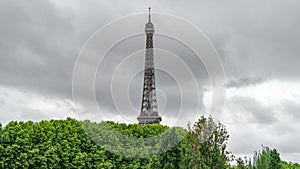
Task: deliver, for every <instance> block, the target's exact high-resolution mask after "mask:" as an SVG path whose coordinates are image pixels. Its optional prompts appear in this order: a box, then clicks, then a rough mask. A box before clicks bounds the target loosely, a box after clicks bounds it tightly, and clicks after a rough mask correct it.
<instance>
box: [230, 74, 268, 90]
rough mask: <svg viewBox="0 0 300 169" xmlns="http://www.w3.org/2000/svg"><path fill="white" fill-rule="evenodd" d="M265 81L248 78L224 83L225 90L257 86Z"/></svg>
mask: <svg viewBox="0 0 300 169" xmlns="http://www.w3.org/2000/svg"><path fill="white" fill-rule="evenodd" d="M265 81H266V79H262V78H250V77H243V78H241V79H238V80H230V81H228V82H227V83H226V87H227V88H233V87H235V88H241V87H247V86H254V85H257V84H261V83H263V82H265Z"/></svg>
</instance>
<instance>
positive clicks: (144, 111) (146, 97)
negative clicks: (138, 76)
mask: <svg viewBox="0 0 300 169" xmlns="http://www.w3.org/2000/svg"><path fill="white" fill-rule="evenodd" d="M150 10H151V8H150V7H149V19H148V23H146V26H145V33H146V52H145V69H144V88H143V98H142V105H141V114H140V115H139V116H138V118H137V119H138V121H139V124H140V125H145V124H159V123H160V122H161V117H160V116H159V115H158V109H157V99H156V88H155V67H154V55H153V34H154V26H153V24H152V23H151V14H150Z"/></svg>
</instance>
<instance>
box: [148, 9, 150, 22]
mask: <svg viewBox="0 0 300 169" xmlns="http://www.w3.org/2000/svg"><path fill="white" fill-rule="evenodd" d="M148 9H149V20H148V22H151V7H149V8H148Z"/></svg>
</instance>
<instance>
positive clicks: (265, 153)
mask: <svg viewBox="0 0 300 169" xmlns="http://www.w3.org/2000/svg"><path fill="white" fill-rule="evenodd" d="M236 162H237V166H236V169H266V168H267V169H300V165H299V164H297V163H287V162H285V161H282V160H281V159H280V154H279V153H278V151H277V150H276V149H270V148H269V147H265V146H262V150H261V151H256V152H254V155H253V157H252V158H247V157H244V159H242V158H237V159H236Z"/></svg>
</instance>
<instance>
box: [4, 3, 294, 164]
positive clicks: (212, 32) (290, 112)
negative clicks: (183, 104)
mask: <svg viewBox="0 0 300 169" xmlns="http://www.w3.org/2000/svg"><path fill="white" fill-rule="evenodd" d="M148 6H152V9H153V12H156V13H160V12H161V13H166V14H171V15H175V16H179V17H181V18H184V19H186V20H187V21H189V22H191V23H192V24H194V25H195V26H196V27H198V28H199V29H200V30H201V31H202V32H203V33H204V34H205V35H206V36H207V37H208V38H209V40H210V41H211V42H212V44H213V45H214V46H215V48H216V50H217V52H218V54H219V56H220V58H221V61H222V64H223V66H224V71H225V77H226V88H225V91H226V99H225V106H224V111H223V113H222V115H221V117H220V118H219V120H220V121H221V122H222V123H223V124H224V125H225V126H226V127H227V129H228V131H229V134H230V140H229V150H230V151H232V152H233V153H234V154H236V155H251V154H252V153H253V151H255V150H259V149H260V147H261V145H267V146H270V147H272V148H273V147H274V148H276V149H278V150H279V152H280V153H281V156H282V158H283V159H284V160H287V161H294V162H300V160H299V159H300V146H299V145H298V142H299V140H300V132H299V131H300V123H299V120H300V76H299V74H300V68H299V64H300V48H299V41H300V29H299V27H300V18H299V16H300V11H299V7H300V1H298V0H265V1H260V0H251V1H250V0H248V1H246V0H222V1H221V0H205V1H204V0H190V1H180V0H151V1H150V0H143V1H142V0H129V1H124V0H106V1H104V0H99V1H96V0H94V1H92V0H72V1H71V0H70V1H67V0H43V1H41V0H31V1H15V0H1V1H0V23H1V24H0V79H1V80H0V122H1V123H2V124H4V125H5V124H7V123H8V122H9V121H12V120H18V121H20V120H23V121H26V120H33V121H39V120H43V119H45V120H48V119H64V118H66V117H68V116H71V117H77V116H78V113H76V112H75V108H74V103H73V98H72V75H73V71H74V66H75V63H76V59H77V57H78V55H79V53H80V50H81V48H82V47H83V46H84V44H85V43H86V41H87V40H88V38H89V37H90V36H91V35H92V34H93V33H94V32H95V31H97V30H98V29H99V28H100V27H102V26H104V25H105V24H107V23H109V22H110V21H112V20H115V19H118V18H120V17H123V16H126V15H132V14H135V13H143V12H146V11H147V8H148ZM145 16H146V15H145ZM156 18H157V24H155V17H154V18H153V20H152V21H153V23H154V26H155V28H156V31H157V32H159V31H160V30H159V28H161V29H163V28H164V26H163V24H161V25H160V24H159V23H160V22H159V21H158V17H156ZM146 19H147V18H146V17H145V21H143V22H141V24H140V25H139V24H137V25H136V26H137V27H140V28H139V29H141V31H143V28H144V24H145V23H146ZM183 26H184V25H183ZM121 29H122V28H120V30H121ZM115 31H116V30H115ZM164 33H166V32H164ZM105 40H106V39H105ZM144 40H145V39H144V36H137V37H135V38H134V39H127V40H126V41H125V42H124V43H123V45H122V44H120V45H118V46H117V47H116V48H114V49H113V50H112V51H111V52H110V53H109V54H108V55H107V57H106V58H107V59H106V60H104V62H103V64H104V65H103V67H102V70H101V69H100V68H99V70H98V71H99V72H101V71H102V74H100V75H99V74H97V76H96V82H95V84H96V86H97V87H96V90H95V91H96V98H97V103H98V104H99V105H100V106H101V107H102V109H101V110H103V111H104V112H105V113H106V114H105V113H104V115H105V117H104V119H105V120H114V121H118V122H133V123H136V122H137V121H136V116H137V115H138V114H139V107H140V99H141V90H142V78H143V76H142V75H143V74H142V73H141V72H140V73H137V74H136V75H135V76H134V77H130V76H129V75H128V76H125V75H124V74H122V70H124V71H123V73H124V72H127V71H129V68H132V66H134V65H137V69H140V68H142V67H143V64H144V63H143V57H144V51H137V52H136V53H134V54H132V53H128V54H127V55H130V56H131V57H130V58H131V59H130V58H129V59H127V60H126V61H127V62H128V63H127V62H124V63H127V66H126V64H125V65H124V66H123V67H122V66H120V70H119V72H120V73H119V74H116V77H118V76H119V77H120V78H119V79H121V80H122V78H123V79H126V78H127V77H128V78H130V79H132V80H131V81H130V87H129V90H128V95H129V98H130V99H129V100H130V102H129V103H130V104H131V105H132V106H131V107H133V110H134V111H133V112H130V114H122V113H120V112H118V110H117V109H116V108H115V106H113V105H112V102H113V101H114V98H109V97H106V96H107V95H109V93H105V92H106V88H105V86H106V87H107V86H110V85H109V84H106V82H107V81H106V80H107V79H106V78H111V77H112V74H110V73H111V72H110V71H109V70H110V68H112V69H114V68H116V66H118V64H120V59H122V57H124V56H123V55H124V53H126V51H127V52H129V51H130V50H140V49H142V48H143V47H144ZM154 40H155V41H154V43H155V44H154V46H156V45H157V46H159V47H162V48H164V49H166V50H167V51H172V53H173V54H176V56H179V57H182V60H183V61H185V62H190V63H189V65H188V66H189V67H190V69H191V70H192V71H193V72H194V73H195V78H196V81H197V82H198V84H199V85H200V86H198V87H199V92H200V93H199V94H198V95H197V96H198V99H199V100H196V101H195V100H193V99H192V98H194V96H195V92H194V90H191V88H189V87H188V86H189V85H188V84H190V83H189V81H188V80H187V81H186V85H187V86H180V87H181V88H183V89H190V90H186V92H187V93H188V94H190V96H191V97H190V100H189V102H190V103H191V104H193V105H194V104H196V103H197V104H199V106H200V107H199V112H200V114H205V115H207V110H208V107H209V105H210V100H211V98H210V97H211V91H210V90H209V89H210V83H209V76H208V73H207V72H206V70H205V67H204V65H202V64H200V63H195V62H193V61H191V59H189V57H188V56H191V58H192V55H193V53H191V52H190V51H189V50H187V49H186V48H184V47H183V46H182V45H180V44H178V43H177V42H175V41H171V40H170V39H166V38H164V37H163V36H156V37H155V39H154ZM103 41H104V40H103ZM128 45H129V46H130V45H131V48H130V50H129V47H128ZM99 48H101V47H99ZM167 51H164V50H157V51H155V56H157V58H158V56H160V55H164V56H166V57H165V58H168V57H169V58H172V56H173V55H172V53H168V52H167ZM167 61H168V60H164V59H163V58H160V59H159V58H158V59H156V64H157V65H159V64H162V63H166V62H167ZM175 62H176V61H174V63H173V62H172V64H176V63H175ZM90 64H92V63H90ZM87 65H88V64H87ZM88 67H89V65H88ZM156 73H157V79H156V83H157V86H158V87H157V88H158V101H159V103H158V104H159V111H160V112H159V113H160V114H161V115H162V117H163V124H167V125H175V124H178V125H182V126H183V127H185V126H184V125H185V124H187V121H188V119H189V117H192V118H194V115H195V112H185V115H184V117H187V118H180V122H176V120H178V116H177V114H176V113H174V111H176V110H178V104H179V103H180V99H178V96H180V94H179V93H178V91H180V87H178V84H176V79H175V80H174V78H172V77H171V76H170V75H169V74H168V73H166V72H164V71H159V70H157V71H156ZM102 75H104V77H103V76H102ZM105 76H107V77H105ZM121 77H122V78H121ZM183 77H186V76H184V75H182V78H183ZM128 78H127V79H128ZM118 84H119V83H118ZM117 88H118V87H117ZM116 91H118V90H117V89H116ZM117 93H118V92H117ZM80 97H82V98H84V94H82V95H80ZM83 100H84V99H83ZM124 104H125V103H124ZM76 106H77V105H76ZM83 109H84V110H87V111H88V108H83ZM124 110H127V109H126V108H125V109H124ZM89 113H93V112H89ZM85 117H89V118H91V120H95V118H96V119H97V118H98V116H97V115H93V114H89V116H85ZM99 119H100V118H99Z"/></svg>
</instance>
